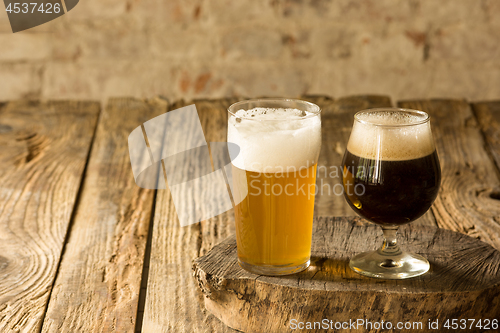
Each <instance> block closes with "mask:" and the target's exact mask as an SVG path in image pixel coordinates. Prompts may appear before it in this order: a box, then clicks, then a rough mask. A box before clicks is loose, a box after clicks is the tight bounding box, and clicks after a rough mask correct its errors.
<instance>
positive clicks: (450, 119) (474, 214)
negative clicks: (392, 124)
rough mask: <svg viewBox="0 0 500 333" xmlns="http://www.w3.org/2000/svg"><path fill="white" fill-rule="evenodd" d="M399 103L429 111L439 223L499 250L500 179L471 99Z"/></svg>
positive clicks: (436, 208)
mask: <svg viewBox="0 0 500 333" xmlns="http://www.w3.org/2000/svg"><path fill="white" fill-rule="evenodd" d="M399 105H401V106H402V107H406V108H412V109H417V110H423V111H426V112H428V113H429V114H430V116H431V126H432V131H433V134H434V139H435V142H436V146H437V152H438V155H439V160H440V162H441V169H442V181H441V188H440V191H439V194H438V197H437V198H436V201H435V202H434V204H433V206H432V207H431V210H432V213H433V214H434V216H435V218H436V222H437V224H438V226H439V227H442V228H446V229H450V230H454V231H459V232H462V233H464V234H467V235H469V236H474V237H477V238H479V239H481V240H483V241H485V242H487V243H489V244H491V245H493V246H494V247H495V248H497V249H500V223H499V221H498V216H500V205H499V202H498V200H497V199H495V197H494V196H493V197H492V196H491V194H492V193H494V191H495V190H496V189H498V187H499V185H500V182H499V178H498V173H497V169H496V167H495V165H494V162H493V161H492V160H491V158H490V157H489V156H488V153H487V152H486V150H485V149H484V148H485V141H484V139H483V134H482V133H481V131H480V128H479V125H478V123H477V120H476V118H475V117H474V114H473V113H472V111H471V107H470V106H469V104H468V103H467V102H465V101H464V100H444V99H443V100H422V101H405V102H400V103H399Z"/></svg>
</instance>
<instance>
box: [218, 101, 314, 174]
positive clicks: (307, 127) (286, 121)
mask: <svg viewBox="0 0 500 333" xmlns="http://www.w3.org/2000/svg"><path fill="white" fill-rule="evenodd" d="M235 114H236V117H235V116H230V117H229V124H228V132H227V141H228V142H232V143H235V144H237V145H238V146H239V147H240V153H239V155H238V156H237V157H236V159H234V160H233V161H232V163H233V165H234V166H236V167H237V168H239V169H242V170H248V171H254V172H266V173H276V172H283V171H294V170H300V169H301V168H303V167H310V166H312V165H314V164H316V163H317V162H318V156H319V150H320V148H321V119H320V117H319V116H315V115H314V113H312V112H307V111H301V110H297V109H291V108H254V109H250V110H239V111H237V112H236V113H235Z"/></svg>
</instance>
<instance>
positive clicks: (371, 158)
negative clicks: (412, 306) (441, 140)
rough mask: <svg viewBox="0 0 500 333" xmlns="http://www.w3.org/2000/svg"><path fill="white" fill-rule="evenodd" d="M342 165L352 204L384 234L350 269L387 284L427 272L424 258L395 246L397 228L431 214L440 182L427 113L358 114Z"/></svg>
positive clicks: (389, 110)
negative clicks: (377, 246)
mask: <svg viewBox="0 0 500 333" xmlns="http://www.w3.org/2000/svg"><path fill="white" fill-rule="evenodd" d="M342 164H343V173H342V175H343V183H344V195H345V197H346V199H347V202H348V203H349V205H350V206H351V207H352V208H353V209H354V210H355V211H356V212H357V213H358V214H359V215H361V216H362V217H364V218H366V219H367V220H369V221H371V222H373V223H376V224H378V225H380V226H381V227H382V229H383V232H384V243H383V245H382V247H381V248H380V249H379V250H377V251H373V252H365V253H361V254H359V255H357V256H355V257H354V258H352V259H351V261H350V263H349V266H350V267H351V269H353V270H354V271H355V272H358V273H360V274H362V275H366V276H370V277H376V278H385V279H405V278H410V277H414V276H418V275H421V274H424V273H425V272H427V271H428V270H429V262H428V261H427V260H426V259H425V258H423V257H422V256H420V255H418V254H414V253H407V252H404V251H402V250H401V249H400V248H399V246H398V245H397V243H396V232H397V230H398V227H399V226H400V225H403V224H405V223H409V222H412V221H414V220H416V219H417V218H419V217H420V216H422V215H423V214H424V213H425V212H426V211H427V210H428V209H429V207H430V206H431V205H432V203H433V202H434V199H435V198H436V196H437V193H438V190H439V185H440V182H441V169H440V166H439V160H438V156H437V153H436V148H435V146H434V140H433V138H432V133H431V126H430V122H429V116H428V115H427V113H425V112H423V111H417V110H408V109H397V108H384V109H371V110H365V111H360V112H358V113H356V115H355V116H354V125H353V128H352V132H351V136H350V138H349V142H348V143H347V149H346V152H345V155H344V160H343V163H342Z"/></svg>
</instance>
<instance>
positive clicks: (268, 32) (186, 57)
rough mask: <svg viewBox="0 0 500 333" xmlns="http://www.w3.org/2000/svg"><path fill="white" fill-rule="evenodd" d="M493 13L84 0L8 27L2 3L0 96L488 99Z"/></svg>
mask: <svg viewBox="0 0 500 333" xmlns="http://www.w3.org/2000/svg"><path fill="white" fill-rule="evenodd" d="M0 7H1V8H2V10H3V6H1V5H0ZM498 17H500V1H498V0H439V1H436V0H405V1H398V0H81V1H80V3H79V4H78V6H77V7H75V8H74V9H73V10H72V11H71V12H69V13H68V14H66V15H64V16H62V17H61V18H59V19H56V20H54V21H52V22H49V23H47V24H44V25H42V26H39V27H36V28H33V29H31V30H28V31H25V32H20V33H16V34H13V33H12V32H11V30H10V26H9V24H8V20H7V14H6V13H5V12H4V11H2V12H0V100H6V99H16V98H23V97H28V98H47V99H48V98H56V99H65V98H80V99H81V98H83V99H97V100H105V99H106V98H107V97H109V96H125V95H131V96H137V97H148V96H154V95H158V94H161V95H164V96H167V97H168V98H171V99H177V98H186V99H190V98H198V97H222V96H233V95H237V96H248V97H252V96H261V95H267V96H271V95H273V96H297V95H300V94H304V93H308V94H328V95H332V96H342V95H351V94H364V93H373V94H388V95H390V96H391V97H393V98H395V99H407V98H422V97H466V98H468V99H471V100H480V99H495V98H500V20H498Z"/></svg>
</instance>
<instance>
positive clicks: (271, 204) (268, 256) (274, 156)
mask: <svg viewBox="0 0 500 333" xmlns="http://www.w3.org/2000/svg"><path fill="white" fill-rule="evenodd" d="M320 113H321V110H320V108H319V107H318V106H317V105H315V104H313V103H309V102H306V101H300V100H293V99H257V100H248V101H242V102H238V103H235V104H233V105H231V106H230V107H229V109H228V133H227V141H228V142H231V143H233V144H236V145H237V146H238V147H239V154H238V155H237V156H236V158H233V157H231V159H232V162H231V163H232V168H231V169H232V172H231V173H232V176H231V178H232V180H229V183H230V184H231V185H232V194H233V200H234V203H235V209H234V214H235V223H236V241H237V249H238V262H239V264H240V266H241V267H242V268H243V269H245V270H247V271H250V272H252V273H256V274H262V275H286V274H292V273H297V272H300V271H302V270H304V269H306V268H307V267H308V266H309V262H310V256H311V237H312V223H313V212H314V196H315V184H316V166H317V162H318V156H319V151H320V147H321V118H320Z"/></svg>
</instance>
